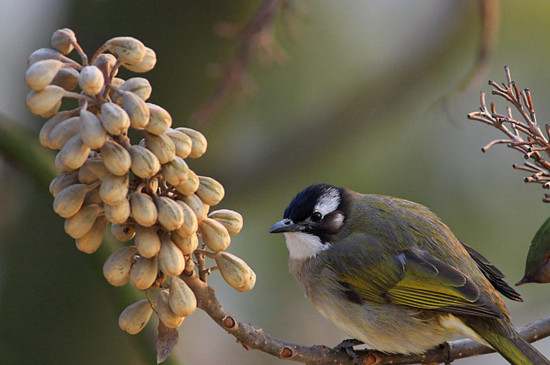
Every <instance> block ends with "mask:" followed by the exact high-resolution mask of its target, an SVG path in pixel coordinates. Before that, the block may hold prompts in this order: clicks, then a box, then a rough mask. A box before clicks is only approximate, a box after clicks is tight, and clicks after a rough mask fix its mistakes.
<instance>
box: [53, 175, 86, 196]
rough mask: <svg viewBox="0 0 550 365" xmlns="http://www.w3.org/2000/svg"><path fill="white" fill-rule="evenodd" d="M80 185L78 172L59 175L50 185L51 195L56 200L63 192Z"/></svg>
mask: <svg viewBox="0 0 550 365" xmlns="http://www.w3.org/2000/svg"><path fill="white" fill-rule="evenodd" d="M78 183H79V181H78V174H77V173H76V172H66V173H64V174H61V175H57V176H56V177H55V178H54V179H53V180H52V182H51V183H50V193H51V194H52V195H53V196H54V198H55V197H56V196H57V194H59V192H60V191H61V190H63V189H65V188H66V187H68V186H71V185H74V184H78Z"/></svg>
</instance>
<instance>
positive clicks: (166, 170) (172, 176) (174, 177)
mask: <svg viewBox="0 0 550 365" xmlns="http://www.w3.org/2000/svg"><path fill="white" fill-rule="evenodd" d="M188 171H189V167H188V166H187V164H186V163H185V161H184V160H183V159H182V158H180V157H178V156H175V157H174V159H173V160H172V161H170V162H168V163H165V164H164V165H162V175H163V176H164V179H165V180H166V181H167V182H168V183H169V184H171V185H173V186H178V185H181V184H183V183H184V182H185V181H186V180H187V172H188Z"/></svg>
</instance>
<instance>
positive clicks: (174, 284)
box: [168, 277, 197, 317]
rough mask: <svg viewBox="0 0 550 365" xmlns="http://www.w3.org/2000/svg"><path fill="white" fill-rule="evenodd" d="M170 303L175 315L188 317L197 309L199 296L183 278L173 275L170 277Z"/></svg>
mask: <svg viewBox="0 0 550 365" xmlns="http://www.w3.org/2000/svg"><path fill="white" fill-rule="evenodd" d="M168 304H169V305H170V309H171V310H172V312H173V313H174V314H175V315H177V316H181V317H187V316H188V315H190V314H191V313H193V312H194V311H195V309H197V298H195V294H194V293H193V291H192V290H191V289H190V288H189V286H187V284H185V282H184V281H183V280H181V279H180V278H178V277H173V278H171V279H170V292H169V294H168Z"/></svg>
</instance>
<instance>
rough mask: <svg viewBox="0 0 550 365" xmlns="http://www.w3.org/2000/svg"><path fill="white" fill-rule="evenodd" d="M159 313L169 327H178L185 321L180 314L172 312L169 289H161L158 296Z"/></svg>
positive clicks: (160, 318) (161, 319)
mask: <svg viewBox="0 0 550 365" xmlns="http://www.w3.org/2000/svg"><path fill="white" fill-rule="evenodd" d="M157 314H158V316H159V320H160V321H161V322H162V323H163V324H164V325H165V326H166V327H168V328H178V327H179V326H181V324H182V323H183V319H184V317H182V316H178V315H176V314H174V312H172V309H171V308H170V304H169V293H168V290H166V289H165V290H161V291H159V294H158V297H157Z"/></svg>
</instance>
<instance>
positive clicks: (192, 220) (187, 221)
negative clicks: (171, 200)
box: [176, 200, 199, 236]
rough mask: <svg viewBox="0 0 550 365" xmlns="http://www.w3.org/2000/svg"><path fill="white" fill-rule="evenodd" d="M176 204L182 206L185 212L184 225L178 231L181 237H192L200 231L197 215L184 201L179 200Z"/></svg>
mask: <svg viewBox="0 0 550 365" xmlns="http://www.w3.org/2000/svg"><path fill="white" fill-rule="evenodd" d="M176 202H177V203H178V204H179V205H180V207H181V209H182V212H183V224H182V226H181V227H180V228H178V229H177V230H176V231H177V232H178V234H179V235H180V236H190V235H192V234H193V233H195V232H197V230H198V229H199V222H198V221H197V216H196V215H195V212H194V211H193V210H192V209H191V208H190V207H189V206H188V205H187V204H185V203H184V202H183V201H181V200H177V201H176Z"/></svg>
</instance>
